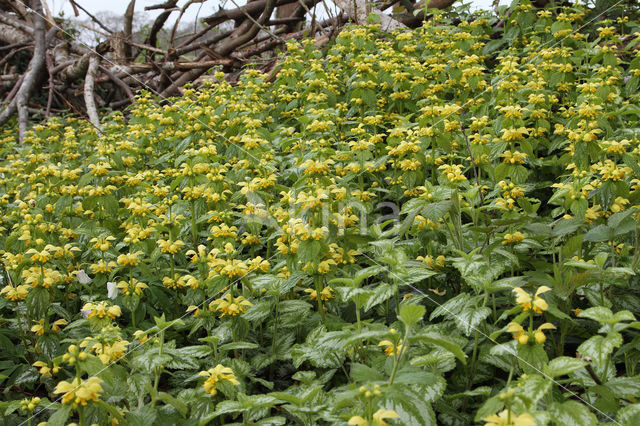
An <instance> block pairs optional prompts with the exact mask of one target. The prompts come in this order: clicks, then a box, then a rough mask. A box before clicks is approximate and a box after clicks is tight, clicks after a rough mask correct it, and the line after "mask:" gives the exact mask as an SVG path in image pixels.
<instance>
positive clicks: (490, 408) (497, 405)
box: [474, 395, 504, 422]
mask: <svg viewBox="0 0 640 426" xmlns="http://www.w3.org/2000/svg"><path fill="white" fill-rule="evenodd" d="M503 408H504V402H503V400H501V399H500V397H499V396H498V395H495V396H492V397H491V398H489V399H487V400H486V401H485V402H484V404H482V407H480V408H479V409H478V411H477V412H476V416H475V418H474V420H475V421H476V422H479V421H481V420H482V419H484V418H485V417H489V416H491V415H492V414H496V413H498V412H500V411H502V409H503Z"/></svg>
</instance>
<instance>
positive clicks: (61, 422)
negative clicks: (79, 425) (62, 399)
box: [47, 405, 71, 426]
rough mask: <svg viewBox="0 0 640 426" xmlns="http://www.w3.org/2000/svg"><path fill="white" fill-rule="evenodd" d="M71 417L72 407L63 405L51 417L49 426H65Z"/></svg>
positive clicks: (48, 421) (48, 422)
mask: <svg viewBox="0 0 640 426" xmlns="http://www.w3.org/2000/svg"><path fill="white" fill-rule="evenodd" d="M69 415H71V405H63V406H61V407H60V408H58V409H57V410H56V412H55V413H53V414H52V415H51V417H49V420H47V426H65V425H66V424H67V419H68V418H69Z"/></svg>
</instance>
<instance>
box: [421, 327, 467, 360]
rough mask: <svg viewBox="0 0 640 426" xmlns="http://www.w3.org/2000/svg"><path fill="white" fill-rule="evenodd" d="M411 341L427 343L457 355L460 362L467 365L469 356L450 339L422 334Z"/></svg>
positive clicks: (440, 335)
mask: <svg viewBox="0 0 640 426" xmlns="http://www.w3.org/2000/svg"><path fill="white" fill-rule="evenodd" d="M411 340H418V341H420V342H426V343H430V344H432V345H435V346H439V347H441V348H443V349H446V350H447V351H449V352H451V353H452V354H453V355H455V357H456V358H458V360H460V362H461V363H462V364H464V365H466V364H467V359H466V358H467V356H466V354H465V353H464V352H463V351H462V348H461V347H460V345H458V344H456V343H454V342H452V341H451V339H450V338H448V337H446V336H444V335H442V334H440V333H436V332H427V333H421V334H418V335H415V336H413V337H412V338H411Z"/></svg>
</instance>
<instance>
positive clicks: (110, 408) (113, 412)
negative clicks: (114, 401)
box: [94, 400, 127, 424]
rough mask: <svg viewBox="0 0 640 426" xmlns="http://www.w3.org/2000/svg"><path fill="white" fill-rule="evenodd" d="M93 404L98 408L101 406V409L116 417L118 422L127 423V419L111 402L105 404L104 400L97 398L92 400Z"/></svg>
mask: <svg viewBox="0 0 640 426" xmlns="http://www.w3.org/2000/svg"><path fill="white" fill-rule="evenodd" d="M94 404H95V405H96V406H98V407H100V408H102V409H103V410H105V411H107V412H108V413H109V414H111V415H112V416H113V417H114V418H115V419H117V420H118V421H119V422H121V423H123V424H127V421H126V420H125V418H124V417H123V416H122V414H121V413H120V411H119V410H118V409H117V408H116V407H114V406H113V405H111V404H107V403H106V402H104V401H102V400H97V401H95V402H94Z"/></svg>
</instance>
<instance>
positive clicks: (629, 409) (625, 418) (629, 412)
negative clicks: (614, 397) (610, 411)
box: [616, 404, 640, 426]
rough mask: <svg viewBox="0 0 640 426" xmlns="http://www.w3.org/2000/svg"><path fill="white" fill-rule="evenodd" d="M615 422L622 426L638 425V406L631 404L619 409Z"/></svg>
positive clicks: (639, 420)
mask: <svg viewBox="0 0 640 426" xmlns="http://www.w3.org/2000/svg"><path fill="white" fill-rule="evenodd" d="M616 420H618V422H619V423H620V424H621V425H623V426H633V425H637V424H640V404H631V405H627V406H626V407H623V408H621V409H620V410H619V411H618V414H617V415H616Z"/></svg>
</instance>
